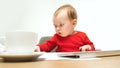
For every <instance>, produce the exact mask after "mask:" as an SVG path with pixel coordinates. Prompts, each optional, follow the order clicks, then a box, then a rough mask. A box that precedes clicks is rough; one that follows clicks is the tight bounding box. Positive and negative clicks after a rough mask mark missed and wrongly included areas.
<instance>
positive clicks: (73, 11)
mask: <svg viewBox="0 0 120 68" xmlns="http://www.w3.org/2000/svg"><path fill="white" fill-rule="evenodd" d="M61 10H66V11H67V16H68V18H69V19H70V20H73V19H77V12H76V9H75V8H74V7H73V6H71V5H69V4H66V5H63V6H61V7H59V8H58V9H57V10H56V11H55V13H54V17H56V16H57V15H58V14H59V13H60V12H61Z"/></svg>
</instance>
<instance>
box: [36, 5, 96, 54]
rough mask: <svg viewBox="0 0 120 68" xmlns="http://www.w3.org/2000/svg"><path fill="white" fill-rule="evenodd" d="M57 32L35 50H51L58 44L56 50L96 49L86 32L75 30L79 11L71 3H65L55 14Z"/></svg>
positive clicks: (54, 22) (54, 21)
mask: <svg viewBox="0 0 120 68" xmlns="http://www.w3.org/2000/svg"><path fill="white" fill-rule="evenodd" d="M53 24H54V27H55V31H56V33H55V34H54V36H53V37H52V38H51V39H50V40H48V41H46V43H43V44H38V45H37V46H38V48H36V49H35V51H39V50H40V51H46V52H50V51H51V50H52V49H53V48H55V47H56V46H57V49H56V52H79V51H94V50H95V47H94V45H93V43H92V42H91V41H90V40H89V38H88V37H87V35H86V33H84V32H81V31H76V30H74V28H75V26H76V24H77V12H76V10H75V8H74V7H72V6H71V5H68V4H67V5H63V6H61V7H60V8H58V9H57V10H56V11H55V13H54V15H53Z"/></svg>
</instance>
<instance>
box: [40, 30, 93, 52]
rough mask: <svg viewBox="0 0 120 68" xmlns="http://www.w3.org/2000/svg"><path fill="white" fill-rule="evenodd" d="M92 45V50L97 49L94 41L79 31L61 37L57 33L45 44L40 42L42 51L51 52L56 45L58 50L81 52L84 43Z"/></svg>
mask: <svg viewBox="0 0 120 68" xmlns="http://www.w3.org/2000/svg"><path fill="white" fill-rule="evenodd" d="M87 44H88V45H90V46H91V47H92V50H95V48H94V45H93V43H92V42H91V41H90V40H89V38H88V37H87V35H86V34H85V33H84V32H80V31H77V33H75V34H73V35H70V36H67V37H61V36H59V35H58V34H55V35H54V36H53V37H52V38H51V39H50V40H48V41H46V43H44V44H38V46H39V47H40V50H41V51H46V52H49V51H51V50H52V49H53V48H54V47H55V46H58V48H57V50H56V51H57V52H79V51H80V50H79V48H80V47H81V46H84V45H87Z"/></svg>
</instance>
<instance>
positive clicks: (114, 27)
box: [0, 0, 120, 50]
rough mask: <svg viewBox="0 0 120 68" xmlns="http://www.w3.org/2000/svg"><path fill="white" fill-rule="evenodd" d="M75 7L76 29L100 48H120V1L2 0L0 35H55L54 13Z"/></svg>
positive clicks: (0, 2) (0, 6)
mask: <svg viewBox="0 0 120 68" xmlns="http://www.w3.org/2000/svg"><path fill="white" fill-rule="evenodd" d="M63 4H71V5H73V7H75V8H76V10H77V12H78V23H77V26H76V28H75V29H76V30H79V31H84V32H86V33H87V35H88V37H89V38H90V40H91V41H92V42H93V43H94V44H95V47H96V48H97V49H101V50H116V49H120V30H119V29H120V27H119V23H120V1H119V0H0V36H1V37H3V36H4V35H5V33H6V32H8V31H16V30H24V31H33V32H36V33H38V35H39V38H40V37H41V36H51V35H53V34H54V33H55V30H54V26H53V23H52V16H53V13H54V11H55V10H56V9H57V8H58V7H60V6H61V5H63Z"/></svg>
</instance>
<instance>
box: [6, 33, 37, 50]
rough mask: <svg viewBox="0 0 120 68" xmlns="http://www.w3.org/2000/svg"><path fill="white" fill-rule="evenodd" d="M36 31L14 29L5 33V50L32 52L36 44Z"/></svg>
mask: <svg viewBox="0 0 120 68" xmlns="http://www.w3.org/2000/svg"><path fill="white" fill-rule="evenodd" d="M37 38H38V35H37V33H34V32H26V31H15V32H7V33H6V51H7V52H34V49H35V45H36V44H37Z"/></svg>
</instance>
